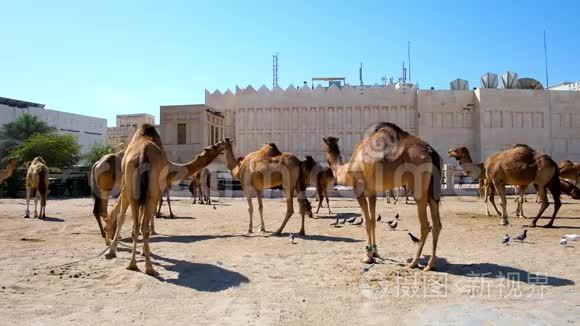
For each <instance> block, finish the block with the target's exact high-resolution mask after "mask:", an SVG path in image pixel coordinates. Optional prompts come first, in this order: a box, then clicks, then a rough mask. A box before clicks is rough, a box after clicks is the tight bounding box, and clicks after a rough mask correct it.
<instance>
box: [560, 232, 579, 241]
mask: <svg viewBox="0 0 580 326" xmlns="http://www.w3.org/2000/svg"><path fill="white" fill-rule="evenodd" d="M562 238H565V239H566V241H576V240H580V235H578V234H564V235H563V236H562Z"/></svg>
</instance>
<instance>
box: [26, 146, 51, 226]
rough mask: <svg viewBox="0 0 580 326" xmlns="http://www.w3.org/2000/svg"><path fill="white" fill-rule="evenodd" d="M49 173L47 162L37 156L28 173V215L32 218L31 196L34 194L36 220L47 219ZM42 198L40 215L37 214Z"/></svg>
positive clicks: (27, 216)
mask: <svg viewBox="0 0 580 326" xmlns="http://www.w3.org/2000/svg"><path fill="white" fill-rule="evenodd" d="M48 183H49V173H48V167H47V166H46V162H45V161H44V160H43V159H42V157H40V156H37V157H36V158H35V159H34V160H32V163H30V166H28V172H27V173H26V214H25V215H24V218H30V194H31V193H34V218H37V217H38V218H40V219H43V218H46V197H47V196H48ZM39 197H40V215H38V214H37V206H38V198H39Z"/></svg>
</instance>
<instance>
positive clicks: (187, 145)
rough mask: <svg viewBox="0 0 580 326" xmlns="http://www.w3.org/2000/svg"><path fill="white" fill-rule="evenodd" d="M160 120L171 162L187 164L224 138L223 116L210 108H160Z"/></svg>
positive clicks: (199, 106)
mask: <svg viewBox="0 0 580 326" xmlns="http://www.w3.org/2000/svg"><path fill="white" fill-rule="evenodd" d="M159 116H160V128H159V129H160V132H161V139H162V141H163V146H164V147H165V152H166V153H167V155H168V157H169V159H170V160H172V161H175V162H182V163H183V162H187V161H189V160H191V159H193V157H194V156H195V155H197V154H199V153H200V152H201V151H202V150H203V148H204V147H206V146H208V145H211V144H214V143H216V142H218V141H219V140H220V139H222V138H224V116H223V115H222V113H221V112H217V111H215V110H213V109H212V108H211V107H209V106H207V105H203V104H194V105H168V106H161V107H160V109H159Z"/></svg>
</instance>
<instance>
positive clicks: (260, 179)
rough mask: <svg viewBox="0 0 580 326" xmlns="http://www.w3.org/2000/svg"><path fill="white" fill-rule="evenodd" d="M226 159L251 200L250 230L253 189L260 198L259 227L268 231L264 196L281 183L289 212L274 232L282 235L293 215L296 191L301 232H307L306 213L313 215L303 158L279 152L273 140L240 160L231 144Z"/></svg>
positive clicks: (249, 228)
mask: <svg viewBox="0 0 580 326" xmlns="http://www.w3.org/2000/svg"><path fill="white" fill-rule="evenodd" d="M225 160H226V165H227V167H228V169H229V170H230V173H231V174H232V176H233V177H234V178H236V179H237V180H239V181H240V183H241V185H242V189H243V192H244V196H245V197H246V200H247V201H248V213H249V215H250V223H249V226H248V233H252V229H253V213H254V207H253V206H252V192H256V196H257V197H258V212H259V213H260V222H261V224H260V230H261V231H262V232H265V231H266V226H265V225H264V215H263V205H262V197H263V192H264V189H269V188H273V187H277V186H282V188H283V189H284V193H285V195H286V215H285V217H284V221H283V222H282V224H281V225H280V228H278V230H277V231H276V232H275V233H274V234H275V235H280V234H281V233H282V230H284V226H286V223H287V222H288V220H289V219H290V217H292V214H294V193H296V195H297V197H298V204H299V207H300V215H301V216H302V227H301V228H300V234H302V235H304V234H305V231H304V215H305V214H308V216H309V217H312V209H311V207H310V203H309V202H308V200H307V199H306V183H305V176H304V175H303V171H302V168H301V164H300V160H299V159H298V158H297V157H296V156H294V155H292V154H290V153H283V152H280V150H279V149H278V147H277V146H276V145H275V144H274V143H270V144H265V145H264V146H262V148H261V149H259V150H257V151H255V152H252V153H250V154H248V155H247V156H245V157H244V159H243V160H242V161H241V162H240V161H238V160H237V159H236V158H235V156H234V153H233V149H232V145H231V144H228V145H227V146H226V150H225Z"/></svg>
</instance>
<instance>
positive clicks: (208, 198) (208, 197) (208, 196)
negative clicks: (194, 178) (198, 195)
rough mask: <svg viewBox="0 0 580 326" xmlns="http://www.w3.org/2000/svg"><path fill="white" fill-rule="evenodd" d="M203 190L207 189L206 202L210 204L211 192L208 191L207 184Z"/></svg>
mask: <svg viewBox="0 0 580 326" xmlns="http://www.w3.org/2000/svg"><path fill="white" fill-rule="evenodd" d="M205 190H206V191H207V204H208V205H211V192H210V189H209V186H207V188H206V189H205Z"/></svg>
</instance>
